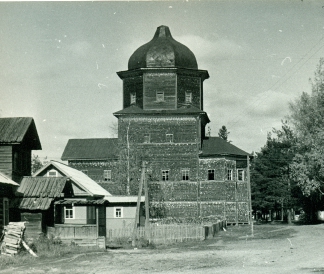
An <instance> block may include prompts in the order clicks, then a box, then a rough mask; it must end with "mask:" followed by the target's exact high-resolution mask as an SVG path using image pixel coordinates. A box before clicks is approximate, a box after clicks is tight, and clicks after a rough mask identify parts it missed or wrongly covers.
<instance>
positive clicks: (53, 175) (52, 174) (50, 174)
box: [47, 170, 57, 177]
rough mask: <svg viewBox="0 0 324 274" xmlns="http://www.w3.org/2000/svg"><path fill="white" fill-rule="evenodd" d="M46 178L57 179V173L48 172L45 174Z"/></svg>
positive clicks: (54, 171)
mask: <svg viewBox="0 0 324 274" xmlns="http://www.w3.org/2000/svg"><path fill="white" fill-rule="evenodd" d="M47 177H57V171H56V170H50V171H48V172H47Z"/></svg>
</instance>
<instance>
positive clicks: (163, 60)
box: [128, 26, 198, 70]
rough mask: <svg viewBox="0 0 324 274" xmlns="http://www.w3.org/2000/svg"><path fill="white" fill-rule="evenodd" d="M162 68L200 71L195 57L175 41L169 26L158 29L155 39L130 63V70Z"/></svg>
mask: <svg viewBox="0 0 324 274" xmlns="http://www.w3.org/2000/svg"><path fill="white" fill-rule="evenodd" d="M161 67H162V68H163V67H167V68H171V67H174V68H186V69H198V65H197V60H196V57H195V55H194V54H193V53H192V51H191V50H190V49H189V48H187V47H186V46H185V45H183V44H181V43H179V42H177V41H176V40H174V39H173V37H172V35H171V32H170V29H169V27H167V26H160V27H158V28H157V30H156V32H155V34H154V37H153V39H152V40H151V41H150V42H148V43H146V44H144V45H143V46H141V47H139V48H138V49H137V50H136V51H135V52H134V53H133V54H132V56H131V57H130V58H129V61H128V70H133V69H139V68H161Z"/></svg>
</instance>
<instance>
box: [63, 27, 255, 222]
mask: <svg viewBox="0 0 324 274" xmlns="http://www.w3.org/2000/svg"><path fill="white" fill-rule="evenodd" d="M117 75H118V76H119V77H120V79H121V80H122V81H123V108H122V109H121V110H120V111H117V112H115V113H114V114H113V115H114V116H115V117H117V119H118V138H91V139H70V140H69V141H68V143H67V145H66V147H65V150H64V152H63V155H62V157H61V159H62V160H63V161H68V164H69V165H70V166H72V167H73V168H76V169H78V170H81V171H83V172H84V173H86V174H87V175H88V176H89V177H90V178H92V179H93V180H95V181H96V182H98V183H99V184H100V185H101V186H103V187H104V188H105V189H107V190H108V191H109V192H110V193H112V194H116V195H118V194H120V195H125V194H126V195H134V194H135V195H136V194H137V192H138V185H139V179H140V176H141V163H142V162H143V161H144V162H145V163H146V179H147V181H148V186H149V200H150V216H151V217H152V218H166V217H171V218H186V217H188V218H189V217H191V218H194V217H208V216H219V217H220V218H225V219H226V220H227V222H228V223H247V222H248V221H249V204H250V191H249V184H248V172H247V171H248V169H247V167H248V162H249V157H251V155H250V154H249V153H247V152H245V151H243V150H241V149H239V148H238V147H236V146H234V145H233V144H231V143H229V142H227V141H225V140H223V139H221V138H220V137H211V136H209V134H206V125H207V124H208V123H209V122H210V120H209V117H208V115H207V113H206V112H205V111H204V89H203V83H204V81H205V80H206V79H208V78H209V74H208V71H207V70H201V69H198V64H197V60H196V57H195V55H194V54H193V52H192V51H191V50H190V49H189V48H188V47H186V46H185V45H183V44H181V43H179V42H177V41H176V40H175V39H174V38H173V37H172V35H171V32H170V29H169V28H168V27H167V26H160V27H158V28H157V30H156V32H155V34H154V37H153V39H152V40H151V41H149V42H148V43H146V44H144V45H142V46H141V47H139V48H138V49H137V50H135V52H134V53H133V54H132V55H131V56H130V58H129V61H128V70H125V71H119V72H117Z"/></svg>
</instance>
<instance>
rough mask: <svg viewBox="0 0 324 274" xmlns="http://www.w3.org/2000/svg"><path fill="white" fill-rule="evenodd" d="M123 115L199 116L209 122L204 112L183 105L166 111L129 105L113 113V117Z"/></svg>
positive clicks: (191, 106)
mask: <svg viewBox="0 0 324 274" xmlns="http://www.w3.org/2000/svg"><path fill="white" fill-rule="evenodd" d="M125 114H137V115H140V114H165V115H170V114H200V115H203V116H205V117H206V118H207V123H208V122H210V120H209V118H208V115H207V113H206V112H205V111H203V110H201V109H199V108H197V107H195V106H193V105H184V106H181V107H179V108H177V109H167V110H144V109H142V108H140V107H139V106H137V105H131V106H129V107H127V108H124V109H122V110H120V111H117V112H115V113H114V115H115V116H120V115H125Z"/></svg>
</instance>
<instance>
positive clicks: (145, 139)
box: [144, 133, 151, 143]
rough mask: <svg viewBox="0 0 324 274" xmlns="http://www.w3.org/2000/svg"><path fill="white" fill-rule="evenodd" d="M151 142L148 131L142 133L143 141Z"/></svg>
mask: <svg viewBox="0 0 324 274" xmlns="http://www.w3.org/2000/svg"><path fill="white" fill-rule="evenodd" d="M150 142H151V136H150V134H149V133H145V134H144V143H150Z"/></svg>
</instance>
